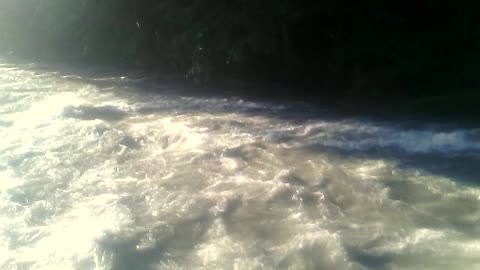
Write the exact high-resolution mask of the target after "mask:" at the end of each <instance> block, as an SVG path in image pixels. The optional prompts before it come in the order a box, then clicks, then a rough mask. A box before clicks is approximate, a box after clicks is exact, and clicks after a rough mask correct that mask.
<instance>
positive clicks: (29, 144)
mask: <svg viewBox="0 0 480 270" xmlns="http://www.w3.org/2000/svg"><path fill="white" fill-rule="evenodd" d="M137 77H138V76H137ZM148 80H149V79H148V78H135V77H134V76H133V75H132V76H129V75H128V74H113V75H112V74H110V73H109V74H103V75H102V74H95V72H88V71H78V70H76V71H72V70H70V71H66V70H64V71H62V72H52V71H48V70H46V69H42V68H39V67H37V66H36V65H34V64H9V63H3V64H1V65H0V104H1V107H0V117H1V118H0V269H114V270H117V269H118V270H127V269H137V270H150V269H436V270H437V269H479V268H480V257H479V256H478V254H480V225H479V224H480V188H479V187H478V185H477V183H478V180H479V179H478V176H479V174H478V164H480V163H479V162H480V154H479V153H480V129H478V128H461V127H452V126H445V125H433V124H427V123H420V124H418V123H417V124H416V125H410V124H409V123H400V122H399V123H392V122H381V121H379V120H377V121H373V120H365V119H353V118H350V119H346V118H343V119H340V118H339V119H333V118H332V117H322V116H321V114H320V113H319V114H312V113H307V112H306V110H307V107H306V106H303V105H301V104H275V103H262V102H248V101H244V100H241V99H238V98H214V97H209V98H207V97H193V96H188V95H185V94H182V95H180V94H178V95H172V94H171V92H172V91H170V92H169V94H164V93H163V92H162V91H160V90H159V91H151V88H152V84H153V88H154V89H155V87H158V88H165V87H164V86H162V87H160V85H157V83H158V82H153V83H152V82H148ZM146 81H147V82H148V83H147V82H146ZM147 88H148V89H147ZM170 90H171V89H170ZM173 90H175V89H173ZM302 110H305V111H302ZM299 113H300V117H299ZM302 114H304V115H302ZM476 164H477V165H476Z"/></svg>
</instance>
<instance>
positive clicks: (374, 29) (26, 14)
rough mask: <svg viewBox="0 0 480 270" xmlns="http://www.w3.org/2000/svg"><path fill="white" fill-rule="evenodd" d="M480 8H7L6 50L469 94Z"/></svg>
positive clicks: (153, 2) (387, 4)
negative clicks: (448, 89) (446, 88)
mask: <svg viewBox="0 0 480 270" xmlns="http://www.w3.org/2000/svg"><path fill="white" fill-rule="evenodd" d="M479 3H480V2H478V1H471V0H457V1H448V2H447V1H433V0H416V1H413V0H402V1H398V0H394V1H382V0H367V1H356V0H324V1H313V0H255V1H254V0H229V1H224V0H223V1H220V0H142V1H138V0H0V46H2V47H3V49H4V50H8V51H14V52H15V53H17V54H20V55H24V56H30V57H37V58H40V59H59V60H72V61H86V62H93V63H105V64H122V65H137V66H146V67H154V68H158V69H161V70H163V71H173V72H181V73H184V74H186V75H187V77H189V78H192V79H193V80H195V81H198V82H206V81H208V80H210V79H211V78H212V77H213V76H220V77H225V76H229V77H241V78H249V79H273V80H279V79H282V80H292V81H303V82H334V83H339V84H344V86H347V87H352V86H353V87H354V88H355V87H359V88H361V87H362V86H370V85H380V86H386V85H389V86H397V87H403V86H404V87H405V88H408V87H409V86H412V85H416V86H424V85H425V86H430V87H438V86H449V87H455V86H464V87H467V86H469V87H470V86H471V87H473V86H477V85H478V78H480V76H478V75H479V74H477V73H478V71H479V70H480V50H479V49H480V46H479V45H480V31H479V30H480V27H479V26H480V19H479V18H480V16H478V15H477V12H478V11H479V10H480V9H479V7H480V4H479ZM436 82H438V83H436Z"/></svg>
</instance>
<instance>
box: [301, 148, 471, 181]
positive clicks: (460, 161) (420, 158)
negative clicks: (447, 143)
mask: <svg viewBox="0 0 480 270" xmlns="http://www.w3.org/2000/svg"><path fill="white" fill-rule="evenodd" d="M305 147H306V149H308V150H309V151H313V152H319V153H331V154H333V155H336V156H340V157H346V158H364V159H379V160H387V161H394V162H396V163H397V164H398V165H397V167H398V168H400V169H418V170H423V171H426V172H429V173H431V174H434V175H439V176H444V177H447V178H449V179H452V180H453V181H456V182H459V183H463V184H466V185H480V167H479V164H480V155H479V153H473V152H453V153H449V152H439V151H437V152H429V153H409V152H406V151H403V150H401V149H398V148H395V147H384V148H370V149H361V150H345V149H341V148H337V147H329V146H323V145H309V146H305Z"/></svg>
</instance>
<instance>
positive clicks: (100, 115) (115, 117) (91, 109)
mask: <svg viewBox="0 0 480 270" xmlns="http://www.w3.org/2000/svg"><path fill="white" fill-rule="evenodd" d="M63 116H64V117H68V118H75V119H80V120H95V119H100V120H105V121H112V122H113V121H120V120H122V119H124V118H126V117H127V116H128V114H127V113H126V112H124V111H122V110H120V109H118V108H116V107H114V106H99V107H95V106H86V105H82V106H68V107H66V108H65V109H64V110H63Z"/></svg>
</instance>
